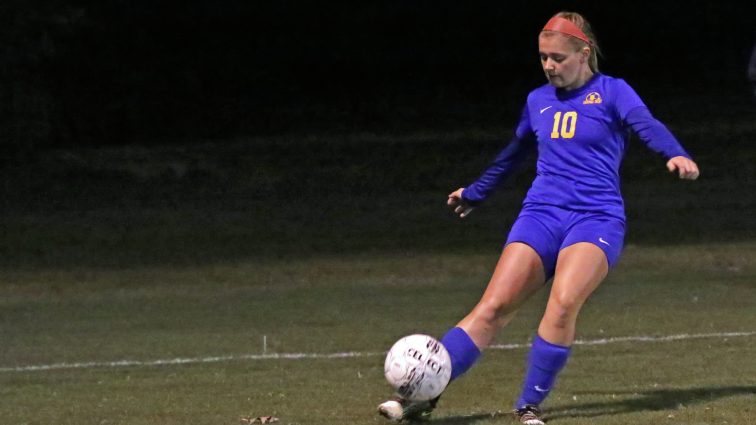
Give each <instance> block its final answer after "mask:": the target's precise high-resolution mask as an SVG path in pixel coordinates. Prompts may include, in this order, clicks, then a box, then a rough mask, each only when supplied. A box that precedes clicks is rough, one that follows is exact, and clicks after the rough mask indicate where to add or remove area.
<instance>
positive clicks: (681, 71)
mask: <svg viewBox="0 0 756 425" xmlns="http://www.w3.org/2000/svg"><path fill="white" fill-rule="evenodd" d="M750 3H752V2H715V1H711V2H704V1H687V2H672V1H666V0H660V1H654V2H637V1H636V2H606V1H564V2H552V1H538V2H505V1H496V2H460V1H447V0H441V1H381V2H378V1H375V2H315V1H311V2H308V1H290V0H289V1H286V0H284V1H266V2H262V1H242V0H226V1H220V2H218V1H207V0H206V1H198V0H194V1H144V0H129V1H126V0H124V1H102V2H94V1H92V2H83V1H75V0H71V1H54V0H51V1H40V0H31V1H22V0H4V1H2V2H0V20H1V21H0V149H1V151H0V172H1V174H2V175H1V176H0V177H2V185H0V200H2V202H1V203H0V268H8V269H11V270H17V269H19V268H33V269H39V268H42V269H44V268H48V267H50V268H56V269H57V268H61V267H64V268H68V267H79V266H81V267H88V266H96V267H132V266H135V265H136V266H138V265H153V264H179V265H187V264H189V265H195V264H204V263H215V262H228V261H236V260H244V259H248V258H284V259H288V258H292V257H296V256H311V255H328V254H336V255H342V254H355V253H363V252H369V253H377V254H380V253H382V252H388V253H392V254H393V253H395V252H403V253H411V252H420V251H422V252H433V251H441V252H447V251H449V250H453V251H455V252H456V251H460V250H465V249H471V250H479V249H485V250H491V252H497V251H498V250H499V249H500V246H501V241H502V240H504V238H505V236H506V231H507V229H508V228H509V225H510V224H511V221H512V220H513V218H514V217H515V216H516V214H517V211H518V209H519V206H520V203H521V201H522V198H523V196H524V194H525V192H526V190H527V188H528V187H529V184H530V182H531V181H532V178H533V173H534V170H533V167H534V165H533V164H534V161H527V162H526V164H525V165H524V167H523V168H524V170H523V171H522V172H521V173H520V174H517V175H515V176H513V177H512V178H511V179H510V180H509V181H508V182H507V183H506V184H505V188H503V189H502V190H500V191H499V192H497V194H496V196H494V197H492V199H490V200H489V201H488V203H487V205H486V207H485V208H479V209H478V210H477V211H475V213H474V215H472V216H471V217H470V218H469V219H465V220H463V221H460V220H459V219H458V218H456V217H455V216H454V215H453V214H452V213H451V212H450V211H448V209H447V208H446V206H445V201H446V195H447V194H448V193H449V192H450V191H452V190H454V189H456V188H458V187H460V186H464V185H467V184H469V183H470V182H471V181H473V179H475V178H476V177H477V176H478V175H479V173H480V172H481V171H482V170H483V169H484V168H485V166H486V164H487V163H488V162H489V161H490V160H491V158H493V157H494V156H495V155H496V153H497V152H498V151H499V150H500V149H501V148H502V146H503V144H504V143H506V141H507V140H508V139H509V135H510V134H511V131H512V130H511V127H512V125H513V124H514V123H515V122H516V119H517V118H518V116H519V111H520V109H521V108H522V105H523V104H524V101H525V96H526V94H527V93H528V92H529V91H530V90H532V89H533V88H535V87H537V86H540V85H542V84H544V83H545V79H544V77H543V74H542V70H541V69H540V65H539V61H538V55H537V34H538V32H539V30H540V28H542V26H543V24H544V23H545V22H546V21H547V20H548V18H549V17H550V16H551V15H553V14H554V13H555V12H557V11H559V10H575V11H579V12H582V13H583V14H584V15H585V16H586V17H587V18H588V19H589V20H590V21H591V22H592V23H593V26H594V29H595V32H596V33H597V35H598V38H599V42H600V44H601V46H602V48H603V50H604V58H603V60H602V61H601V68H602V70H603V72H605V73H607V74H609V75H613V76H619V77H622V78H625V79H626V80H627V81H628V82H629V83H630V84H631V86H633V87H634V88H635V89H636V91H637V92H638V93H639V94H640V95H641V97H642V98H643V99H644V100H645V101H646V103H647V104H648V105H649V107H650V108H651V110H652V112H653V113H654V114H655V115H656V116H657V117H658V118H660V119H661V120H662V121H663V122H664V123H665V124H667V125H668V126H669V128H670V129H671V130H672V131H673V133H674V134H675V135H676V136H677V137H678V138H679V139H680V141H681V142H682V143H683V145H684V146H685V147H686V148H687V149H688V150H689V151H690V152H691V153H692V154H693V156H694V158H695V160H696V161H697V163H698V164H699V166H700V167H701V170H702V175H701V178H700V179H699V181H696V182H680V181H678V179H677V178H675V177H674V176H672V175H670V174H669V173H667V172H666V169H665V167H664V160H663V159H662V158H659V157H658V156H656V155H654V154H652V153H651V152H650V151H649V150H647V149H645V148H644V147H643V146H642V144H641V143H638V141H637V140H634V141H633V142H631V143H630V149H629V152H628V154H627V156H626V158H625V161H624V163H623V169H622V175H623V189H622V190H623V195H624V197H625V200H626V209H627V216H628V225H629V227H628V236H627V243H628V246H630V245H633V244H662V245H665V246H667V245H672V246H674V245H677V244H685V243H691V244H701V243H704V242H708V243H737V242H738V241H750V240H753V238H754V237H756V223H755V221H754V218H753V214H752V211H755V210H756V196H754V194H756V178H755V177H756V169H755V166H754V164H756V149H754V142H756V108H755V106H756V105H755V104H754V99H753V96H752V93H751V88H750V87H749V84H748V81H747V79H746V66H747V61H748V57H749V55H750V52H751V48H752V46H753V43H754V35H755V34H754V29H755V28H754V27H755V26H754V15H753V14H752V13H749V11H750V10H751V9H750V8H749V7H748V6H749V5H750Z"/></svg>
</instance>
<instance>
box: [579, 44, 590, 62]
mask: <svg viewBox="0 0 756 425" xmlns="http://www.w3.org/2000/svg"><path fill="white" fill-rule="evenodd" d="M580 56H581V57H580V59H581V61H580V62H581V63H582V62H585V61H587V60H588V58H589V57H591V48H590V47H588V46H586V47H583V48H582V49H580Z"/></svg>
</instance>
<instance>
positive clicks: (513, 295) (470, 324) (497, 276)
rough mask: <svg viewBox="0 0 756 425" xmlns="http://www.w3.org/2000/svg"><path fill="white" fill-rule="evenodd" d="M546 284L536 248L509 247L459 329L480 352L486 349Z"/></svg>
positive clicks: (516, 244)
mask: <svg viewBox="0 0 756 425" xmlns="http://www.w3.org/2000/svg"><path fill="white" fill-rule="evenodd" d="M545 280H546V276H545V273H544V271H543V264H542V262H541V257H540V256H539V255H538V253H536V251H535V250H534V249H533V248H531V247H530V246H529V245H526V244H523V243H519V242H514V243H511V244H509V245H507V246H506V247H505V248H504V251H503V252H502V253H501V257H500V258H499V262H498V264H496V269H495V270H494V273H493V276H491V280H490V281H489V283H488V287H487V288H486V291H485V292H484V293H483V296H482V297H481V300H480V301H479V302H478V304H477V305H476V306H475V308H473V310H472V311H471V312H470V313H469V314H468V315H467V316H466V317H465V318H464V319H462V321H460V322H459V324H457V326H458V327H460V328H462V329H464V330H465V332H467V334H468V335H469V336H470V338H471V339H472V340H473V342H474V343H475V345H476V346H477V347H478V348H485V347H487V346H488V345H489V344H491V341H493V339H494V336H495V335H496V332H497V331H498V330H499V329H501V328H502V327H504V326H506V325H507V323H509V322H510V321H511V320H512V318H513V317H514V315H515V313H516V312H517V309H518V308H519V307H520V306H521V305H522V303H524V302H525V301H526V300H527V299H528V298H530V296H531V295H533V294H534V293H535V292H537V291H538V290H539V289H540V288H542V287H543V284H544V282H545Z"/></svg>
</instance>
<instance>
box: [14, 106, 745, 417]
mask: <svg viewBox="0 0 756 425" xmlns="http://www.w3.org/2000/svg"><path fill="white" fill-rule="evenodd" d="M720 118H721V117H720ZM673 129H674V130H675V131H676V133H677V134H678V135H679V136H680V138H681V139H682V140H683V141H685V142H686V146H688V147H689V148H691V150H692V151H693V152H694V153H696V158H697V159H698V161H699V164H700V165H701V167H702V170H703V174H702V179H701V180H700V181H698V182H696V183H694V184H690V183H687V182H679V181H677V180H676V179H674V178H672V177H671V176H668V175H666V172H665V170H664V167H663V162H662V161H661V160H659V159H657V158H654V157H653V156H652V155H650V154H648V153H647V152H645V151H644V150H643V149H642V148H639V147H637V146H635V147H634V148H633V149H631V151H630V152H629V153H628V158H627V161H626V163H625V166H624V171H623V174H624V176H625V185H624V189H623V190H624V193H625V196H626V199H627V210H628V217H629V229H630V231H629V234H628V239H627V246H626V249H625V252H624V254H623V258H622V260H621V262H620V265H619V266H618V267H617V268H616V269H615V270H614V271H613V273H612V274H611V275H610V276H609V278H608V279H607V281H606V282H605V283H604V284H603V285H602V287H601V288H600V289H599V290H598V292H597V293H596V294H595V295H594V297H593V298H592V299H591V300H590V302H589V303H588V305H587V306H586V307H585V309H584V311H583V313H582V315H581V319H580V324H579V338H580V339H581V341H583V342H584V343H583V344H580V345H576V347H575V352H574V356H573V358H572V359H571V361H570V364H569V365H568V367H567V369H566V370H565V372H564V374H563V376H562V378H561V380H560V382H559V384H558V387H557V389H556V391H555V392H554V393H553V394H552V397H551V398H550V399H549V400H548V401H547V404H546V405H545V408H546V410H547V411H548V415H549V416H548V417H549V418H550V423H552V424H564V425H570V424H585V423H597V424H598V423H600V424H609V425H614V424H638V423H641V424H650V423H655V424H656V423H663V424H725V423H729V424H735V423H737V424H756V409H755V408H754V406H755V405H756V360H755V359H756V334H755V332H756V320H754V319H755V318H756V303H755V302H754V300H755V299H756V226H755V225H754V218H753V213H752V212H753V211H755V210H756V202H755V201H754V200H755V199H756V196H754V193H756V181H754V179H753V176H754V173H753V171H754V168H753V164H754V163H756V156H755V155H756V154H755V153H754V150H753V144H752V142H753V141H754V140H756V124H754V121H753V120H752V119H750V118H748V117H744V118H742V119H740V120H729V121H728V120H724V121H723V120H721V119H720V120H718V121H713V122H711V123H708V124H706V125H704V124H695V125H694V124H689V125H687V126H683V125H679V124H678V125H674V123H673ZM502 132H503V131H502ZM500 139H502V138H501V137H500V135H499V132H495V131H491V132H483V131H469V132H466V133H464V134H451V135H449V134H447V135H437V134H436V135H434V134H416V135H412V136H401V137H399V136H380V137H379V136H374V135H357V136H351V137H333V138H327V137H319V138H286V137H281V138H274V139H265V140H237V141H228V142H214V143H198V144H193V145H164V146H159V147H152V148H145V147H124V148H102V149H77V150H50V151H45V152H41V153H35V154H23V153H19V154H17V155H16V156H14V157H12V158H10V157H9V158H5V159H8V160H9V161H6V162H5V166H4V174H3V188H2V189H3V199H4V201H5V204H4V206H5V208H4V209H2V211H0V214H1V216H0V219H2V223H3V224H2V226H3V236H2V238H1V239H2V240H1V241H0V342H1V344H2V349H1V350H0V423H2V424H14V425H15V424H29V425H31V424H51V423H54V424H71V425H87V424H182V425H183V424H208V425H210V424H213V425H220V424H240V423H241V422H240V418H241V417H243V416H252V417H255V416H263V415H274V416H276V417H278V418H280V423H281V424H301V425H306V424H381V423H384V422H383V420H382V419H381V418H379V417H377V415H376V414H375V407H376V405H377V404H378V403H379V402H380V401H382V399H383V398H384V397H386V396H388V395H389V388H388V386H387V384H386V383H385V382H384V379H383V376H382V363H383V352H384V351H385V350H386V349H387V348H388V347H389V346H390V345H391V343H393V342H394V341H395V340H396V339H397V338H399V337H400V336H403V335H405V334H408V333H414V332H424V333H430V334H433V335H440V334H442V333H443V332H444V331H445V330H446V329H447V328H448V327H450V326H452V325H453V324H454V323H456V321H457V320H458V319H459V318H460V317H461V316H462V315H463V314H465V313H466V312H467V311H468V310H469V308H470V307H471V306H472V305H474V303H475V302H476V301H477V299H478V297H479V296H480V294H481V292H482V289H483V287H484V286H485V284H486V282H487V279H488V277H489V274H490V272H491V271H492V269H493V266H494V264H495V262H496V259H497V257H498V254H499V246H500V243H501V241H502V240H503V239H504V236H505V234H506V231H507V228H508V225H509V224H510V223H511V220H512V219H513V218H514V214H515V213H516V211H517V209H518V207H519V202H520V200H521V198H522V196H523V194H524V192H525V190H526V189H527V186H528V183H529V180H530V179H531V178H532V168H530V169H526V170H524V171H523V173H522V174H521V175H519V176H518V177H516V178H514V179H513V180H512V181H511V182H509V183H508V184H507V186H506V187H505V188H504V189H503V190H502V191H501V192H500V193H499V194H498V195H497V197H496V198H495V199H493V200H491V202H490V203H489V204H488V205H486V206H485V207H484V208H481V209H479V210H477V211H475V212H474V213H473V214H472V215H471V216H470V218H469V219H466V220H465V221H463V222H460V221H459V220H457V219H456V218H454V217H453V216H452V214H451V213H449V212H448V211H446V209H445V207H444V201H445V195H446V193H448V191H450V190H452V189H455V188H456V187H458V186H460V185H464V184H466V183H467V182H469V181H470V180H471V179H473V178H474V177H475V176H476V175H477V173H478V172H479V171H480V170H481V169H482V168H483V166H484V165H485V163H486V162H487V161H488V160H489V159H490V158H491V157H492V156H493V155H494V154H495V152H496V151H497V149H498V148H499V146H500V144H501V142H500ZM712 140H717V141H719V140H726V141H727V143H719V144H717V146H716V148H714V147H712V146H710V145H709V143H710V142H711V141H712ZM546 295H547V291H542V292H541V293H540V294H539V295H538V296H536V297H535V298H534V299H533V300H531V301H530V302H529V303H528V304H527V305H526V306H525V307H524V308H523V310H522V311H521V313H520V315H519V316H518V317H517V319H516V320H515V321H514V322H513V323H512V325H511V326H509V327H508V328H507V329H506V330H505V331H504V332H503V333H502V334H501V335H500V337H499V339H498V341H497V342H498V343H499V344H502V346H501V347H499V348H497V349H491V350H489V351H487V352H486V353H485V355H484V357H483V360H482V361H481V362H480V364H479V365H478V366H477V367H476V368H474V369H473V370H472V371H471V372H470V373H469V374H468V375H467V376H465V377H464V378H462V379H461V380H459V381H458V382H455V384H454V385H453V386H452V387H451V388H450V389H449V391H448V392H447V393H446V394H445V395H444V397H443V399H442V401H441V403H440V406H439V409H438V410H437V412H436V414H435V415H434V418H435V419H434V420H433V422H431V423H434V424H473V423H480V424H488V423H507V422H508V421H510V419H509V418H506V417H504V416H502V415H497V414H496V412H497V411H500V410H502V411H506V410H508V409H509V408H510V405H511V402H512V400H513V399H514V398H515V397H516V396H517V392H518V387H519V385H520V380H521V378H522V373H523V368H524V358H525V355H526V345H527V343H528V340H529V338H530V337H531V336H532V333H533V331H534V329H535V328H536V325H537V323H538V320H539V316H540V314H541V312H542V311H543V307H544V303H545V299H546ZM624 337H633V338H627V339H622V338H624ZM643 337H650V338H649V339H648V340H642V338H643ZM602 342H603V343H602ZM343 353H347V354H343Z"/></svg>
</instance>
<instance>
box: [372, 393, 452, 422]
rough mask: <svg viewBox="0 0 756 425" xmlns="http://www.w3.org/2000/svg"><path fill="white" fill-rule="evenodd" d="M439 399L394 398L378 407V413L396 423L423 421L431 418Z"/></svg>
mask: <svg viewBox="0 0 756 425" xmlns="http://www.w3.org/2000/svg"><path fill="white" fill-rule="evenodd" d="M439 398H440V396H439V397H436V398H434V399H433V400H428V401H409V400H405V399H403V398H400V397H395V398H392V399H391V400H388V401H385V402H383V403H381V404H380V405H379V406H378V413H380V414H381V416H383V417H384V418H386V419H389V420H392V421H394V422H401V421H422V420H426V419H428V418H430V415H431V412H433V409H435V408H436V403H438V399H439Z"/></svg>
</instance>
